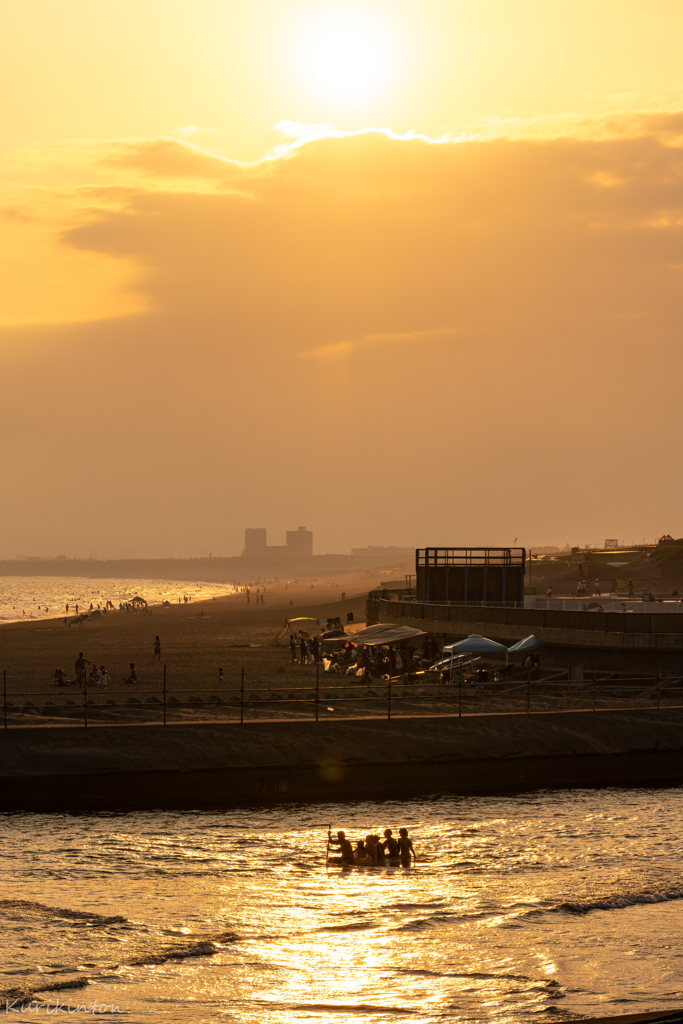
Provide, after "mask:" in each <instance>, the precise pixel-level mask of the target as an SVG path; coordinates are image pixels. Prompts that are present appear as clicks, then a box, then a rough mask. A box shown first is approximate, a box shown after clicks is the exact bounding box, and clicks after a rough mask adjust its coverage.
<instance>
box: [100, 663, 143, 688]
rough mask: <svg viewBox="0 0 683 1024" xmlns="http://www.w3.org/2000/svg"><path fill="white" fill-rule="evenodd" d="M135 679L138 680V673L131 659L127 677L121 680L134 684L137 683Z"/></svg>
mask: <svg viewBox="0 0 683 1024" xmlns="http://www.w3.org/2000/svg"><path fill="white" fill-rule="evenodd" d="M137 681H138V674H137V672H136V671H135V665H134V664H133V662H132V661H131V663H130V672H129V673H128V678H127V679H122V680H121V682H122V683H133V684H134V685H137ZM104 685H105V686H106V685H107V684H106V683H105V684H104Z"/></svg>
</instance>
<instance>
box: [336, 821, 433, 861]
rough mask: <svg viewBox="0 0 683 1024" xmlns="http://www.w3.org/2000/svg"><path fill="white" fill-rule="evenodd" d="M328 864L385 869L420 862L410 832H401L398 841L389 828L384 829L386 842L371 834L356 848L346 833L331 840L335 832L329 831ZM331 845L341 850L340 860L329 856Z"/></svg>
mask: <svg viewBox="0 0 683 1024" xmlns="http://www.w3.org/2000/svg"><path fill="white" fill-rule="evenodd" d="M327 843H328V857H327V862H328V864H341V865H342V866H344V865H346V866H349V867H374V866H379V867H382V866H384V865H385V864H395V865H397V866H398V865H399V864H400V865H401V867H404V868H409V867H410V865H411V863H416V862H417V857H416V856H415V850H414V849H413V844H412V841H411V840H410V838H409V837H408V829H407V828H400V829H399V830H398V839H395V838H394V836H393V833H392V831H391V829H390V828H385V829H384V839H381V838H380V837H379V836H377V835H368V836H366V837H365V839H359V840H358V841H357V843H356V847H355V849H354V847H353V845H352V844H351V841H350V840H349V839H347V838H346V833H345V832H337V838H336V839H333V838H332V832H331V831H330V830H329V829H328V832H327ZM332 846H338V847H339V854H340V855H339V857H330V856H329V849H330V847H332Z"/></svg>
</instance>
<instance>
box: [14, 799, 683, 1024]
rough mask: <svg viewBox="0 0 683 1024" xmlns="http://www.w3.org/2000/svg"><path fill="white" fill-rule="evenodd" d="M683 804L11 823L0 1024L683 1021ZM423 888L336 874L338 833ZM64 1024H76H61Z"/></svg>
mask: <svg viewBox="0 0 683 1024" xmlns="http://www.w3.org/2000/svg"><path fill="white" fill-rule="evenodd" d="M682 820H683V788H680V787H676V788H661V789H600V790H576V789H574V790H566V791H539V792H535V793H530V794H526V795H516V796H505V797H494V796H490V797H454V796H443V795H441V796H439V795H435V796H433V797H431V798H425V799H419V800H409V801H405V802H381V803H380V802H372V801H367V802H354V803H334V804H316V805H307V804H291V805H284V806H283V805H281V806H277V807H253V808H247V809H244V808H243V809H237V810H235V809H232V810H225V811H220V812H211V813H207V812H204V811H196V812H192V811H187V812H179V811H173V812H171V811H162V810H159V811H151V812H144V813H140V812H136V813H114V812H111V813H100V814H78V815H76V814H74V815H70V814H24V813H14V814H5V815H2V816H0V874H1V880H2V884H1V886H0V948H1V953H2V955H1V957H0V972H1V973H2V980H0V989H1V990H2V994H1V996H0V999H1V1000H2V1001H1V1002H0V1011H2V1010H4V1011H6V1012H8V1013H19V1010H20V1009H21V1008H22V1007H23V1014H24V1017H27V1018H29V1019H31V1018H43V1017H45V1018H47V1017H48V1016H53V1015H54V1016H56V1015H57V1014H58V1013H62V1014H67V1013H70V1014H72V1015H74V1016H80V1017H81V1019H89V1016H90V1015H95V1014H96V1015H97V1016H99V1017H100V1018H102V1017H104V1018H106V1019H111V1018H112V1017H116V1018H119V1017H121V1018H122V1019H126V1020H129V1021H133V1022H138V1021H139V1022H141V1024H142V1022H148V1021H149V1022H151V1021H155V1022H157V1021H158V1022H163V1024H171V1022H178V1024H181V1022H182V1024H190V1022H191V1024H199V1022H202V1024H204V1022H206V1024H209V1022H211V1024H213V1022H217V1021H226V1022H227V1021H230V1022H233V1021H234V1022H240V1024H285V1022H286V1024H290V1022H293V1021H297V1022H298V1021H306V1022H308V1024H352V1022H353V1024H356V1022H358V1021H360V1020H363V1021H366V1022H372V1024H375V1022H376V1024H380V1022H389V1021H391V1022H392V1024H393V1022H396V1021H406V1022H408V1021H409V1022H414V1024H418V1022H420V1024H437V1022H444V1021H449V1022H451V1021H463V1022H465V1021H467V1022H470V1021H471V1022H484V1021H486V1022H490V1021H495V1022H500V1024H503V1022H510V1024H518V1022H529V1021H543V1022H544V1021H565V1020H579V1019H582V1018H585V1017H590V1016H601V1015H612V1014H614V1015H617V1014H633V1013H638V1012H645V1011H649V1010H662V1011H666V1010H669V1011H673V1010H674V1009H676V1008H678V1007H680V1006H682V1005H683V864H682V858H681V822H682ZM330 825H331V826H332V829H333V830H336V829H344V830H345V831H346V832H347V834H348V835H349V837H350V838H352V839H356V838H359V837H364V836H365V835H366V834H368V833H373V832H381V831H383V830H384V829H385V828H392V829H394V830H397V829H398V828H399V827H401V826H405V827H407V828H408V829H409V833H410V836H411V837H412V839H413V843H414V847H415V850H416V852H417V855H418V862H417V864H416V865H415V866H413V867H411V868H399V867H386V868H366V869H358V870H342V869H340V868H333V867H326V865H325V858H326V850H327V828H328V826H330ZM62 1019H65V1018H62Z"/></svg>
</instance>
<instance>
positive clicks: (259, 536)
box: [242, 527, 267, 555]
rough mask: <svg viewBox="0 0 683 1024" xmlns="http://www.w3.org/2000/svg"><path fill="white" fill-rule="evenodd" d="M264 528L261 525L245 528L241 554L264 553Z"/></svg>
mask: <svg viewBox="0 0 683 1024" xmlns="http://www.w3.org/2000/svg"><path fill="white" fill-rule="evenodd" d="M266 543H267V541H266V530H265V529H264V528H263V527H257V528H255V529H250V528H249V527H247V529H246V530H245V531H244V551H243V552H242V554H243V555H265V554H267V551H266Z"/></svg>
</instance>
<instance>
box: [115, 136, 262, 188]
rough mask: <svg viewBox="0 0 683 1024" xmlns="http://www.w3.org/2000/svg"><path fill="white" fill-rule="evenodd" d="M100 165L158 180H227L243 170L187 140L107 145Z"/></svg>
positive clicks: (124, 141) (237, 163)
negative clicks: (143, 174) (137, 172)
mask: <svg viewBox="0 0 683 1024" xmlns="http://www.w3.org/2000/svg"><path fill="white" fill-rule="evenodd" d="M102 148H103V149H104V150H105V151H106V155H104V156H102V157H101V158H100V162H101V163H102V164H103V165H104V166H107V167H110V168H120V169H121V170H130V169H134V170H138V171H143V172H144V173H145V174H146V175H150V176H152V177H157V178H197V179H205V178H209V179H212V180H215V179H217V178H218V179H229V178H231V177H233V176H235V175H236V174H238V173H239V171H240V168H241V167H242V166H243V165H242V164H240V162H239V161H236V160H228V159H227V158H226V157H223V156H220V155H219V154H217V153H209V152H207V151H206V150H205V149H200V148H199V147H198V146H195V145H194V144H193V143H191V142H188V141H186V140H184V141H181V140H180V139H172V138H168V137H161V138H156V139H131V140H130V141H128V140H121V141H115V142H110V143H106V144H104V145H103V147H102Z"/></svg>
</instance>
